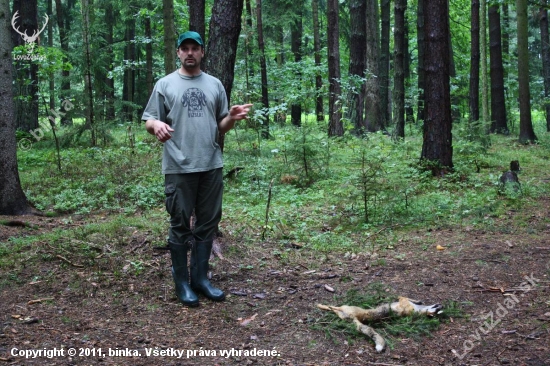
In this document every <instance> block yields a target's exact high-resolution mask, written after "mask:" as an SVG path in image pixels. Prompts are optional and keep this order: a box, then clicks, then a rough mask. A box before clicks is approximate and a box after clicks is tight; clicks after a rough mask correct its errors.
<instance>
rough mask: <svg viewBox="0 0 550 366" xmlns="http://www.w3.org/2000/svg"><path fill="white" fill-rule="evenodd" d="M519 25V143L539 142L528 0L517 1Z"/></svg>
mask: <svg viewBox="0 0 550 366" xmlns="http://www.w3.org/2000/svg"><path fill="white" fill-rule="evenodd" d="M516 11H517V24H518V83H519V141H520V142H521V143H531V142H535V141H536V140H537V136H535V131H534V130H533V122H532V120H531V91H530V88H529V40H528V38H529V31H528V30H529V29H528V27H529V25H528V18H527V0H516Z"/></svg>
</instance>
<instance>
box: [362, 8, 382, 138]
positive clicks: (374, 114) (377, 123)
mask: <svg viewBox="0 0 550 366" xmlns="http://www.w3.org/2000/svg"><path fill="white" fill-rule="evenodd" d="M366 20H367V56H366V57H367V60H366V68H367V71H368V72H369V73H370V75H367V82H366V86H365V115H366V128H367V131H370V132H374V131H380V130H382V129H383V128H385V126H384V125H383V124H382V123H383V119H382V117H381V113H382V108H381V104H380V29H379V27H378V22H379V14H378V0H368V1H367V15H366Z"/></svg>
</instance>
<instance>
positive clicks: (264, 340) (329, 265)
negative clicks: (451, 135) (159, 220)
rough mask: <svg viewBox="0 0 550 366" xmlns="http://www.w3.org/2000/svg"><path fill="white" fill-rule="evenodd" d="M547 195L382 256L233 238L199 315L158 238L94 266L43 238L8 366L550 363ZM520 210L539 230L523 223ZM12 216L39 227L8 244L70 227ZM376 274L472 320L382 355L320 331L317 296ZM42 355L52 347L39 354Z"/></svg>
mask: <svg viewBox="0 0 550 366" xmlns="http://www.w3.org/2000/svg"><path fill="white" fill-rule="evenodd" d="M540 203H541V204H540V205H539V206H538V207H536V208H534V209H533V210H531V211H530V212H510V213H509V214H508V215H507V216H506V217H501V218H498V219H494V220H496V221H495V223H494V225H493V226H491V227H492V229H491V230H486V231H481V230H479V229H476V228H475V227H461V228H457V227H452V228H451V227H446V228H437V227H431V228H426V229H424V230H417V231H416V230H415V231H413V232H409V233H408V234H407V235H406V236H404V239H403V240H402V241H400V242H399V243H397V244H396V245H395V247H394V248H393V249H391V250H385V251H381V252H380V253H377V255H374V256H372V255H370V254H367V253H357V254H352V255H343V254H329V255H320V254H319V253H310V252H309V251H308V250H307V249H305V248H302V249H300V248H293V249H292V253H291V255H289V256H288V258H281V257H280V256H277V255H274V254H273V247H274V246H275V245H276V244H275V243H272V242H270V241H269V240H268V241H265V242H261V244H256V245H250V244H249V245H245V244H244V243H242V242H239V241H236V240H235V239H234V238H231V237H230V236H226V237H225V238H222V239H221V240H222V244H223V245H222V248H223V259H220V258H217V259H216V260H215V261H214V263H215V268H214V269H213V281H214V282H215V284H216V285H218V286H219V287H221V288H222V289H224V290H225V291H226V293H227V294H228V296H227V299H226V301H225V302H223V303H214V302H211V301H208V300H207V299H204V298H202V297H201V305H200V307H198V308H193V309H188V308H185V307H183V306H181V305H180V304H179V303H178V302H177V301H176V299H175V296H174V295H173V284H172V279H171V276H170V272H169V266H170V260H169V254H168V252H165V251H158V250H154V249H153V246H152V245H151V241H152V238H150V237H149V236H150V235H151V234H150V233H148V232H139V231H138V232H132V233H131V234H130V235H129V236H128V240H126V243H125V246H124V247H120V248H118V254H117V255H108V254H109V253H107V254H106V253H105V252H101V249H100V250H99V251H98V253H97V257H96V259H95V260H94V261H93V262H91V264H90V262H89V261H84V260H80V259H79V258H77V257H75V256H72V255H71V253H70V252H67V253H64V252H62V253H52V248H53V247H52V246H49V245H48V243H39V244H37V245H33V246H32V248H28V250H29V256H42V257H44V258H47V260H44V261H36V260H35V261H34V262H33V263H39V264H38V265H31V266H29V265H26V263H21V267H22V270H21V271H20V272H19V273H18V274H17V278H16V279H14V280H13V284H10V285H6V286H3V287H0V324H1V328H0V364H2V363H3V364H7V365H35V364H36V365H38V364H39V365H390V366H394V365H530V366H542V365H550V326H549V323H550V289H549V284H550V221H549V217H550V205H549V203H550V200H549V199H546V200H541V201H540ZM517 215H526V216H525V217H526V218H527V222H528V223H529V224H528V225H526V226H521V227H514V225H515V223H516V222H517V220H514V219H515V218H516V216H517ZM3 219H8V220H9V219H17V220H24V221H25V222H27V223H32V224H33V225H35V226H34V228H32V227H31V228H29V227H8V226H0V242H2V241H7V239H8V238H9V237H11V236H21V235H32V234H36V233H38V232H40V231H46V230H51V229H53V228H55V227H58V226H61V225H63V224H62V221H61V218H42V217H29V218H26V217H25V218H23V219H21V218H6V217H3ZM82 220H83V222H85V221H86V218H82ZM222 231H223V227H222ZM258 242H260V241H259V240H258ZM437 245H440V246H442V247H443V248H444V249H443V250H437V249H436V248H437ZM125 254H131V255H132V256H133V258H136V257H137V258H140V259H141V261H139V262H137V263H136V262H128V261H125V259H124V258H125ZM0 271H1V272H0V275H1V276H2V277H4V276H8V275H9V273H11V270H10V271H6V269H0ZM8 272H9V273H8ZM4 278H6V277H4ZM37 278H40V280H36V279H37ZM372 282H380V283H382V284H383V285H384V286H386V287H387V289H388V291H389V292H391V293H392V294H396V295H403V296H407V297H410V298H414V299H420V300H423V301H424V302H425V303H446V302H448V301H450V300H453V301H456V302H457V303H458V304H460V307H461V310H462V311H463V314H464V317H461V318H456V319H453V318H451V319H448V320H447V321H446V322H444V323H442V324H441V325H440V326H439V328H437V329H436V330H435V331H434V332H432V334H431V336H430V337H421V338H419V339H410V338H406V337H394V338H393V340H392V347H391V348H388V349H386V351H385V352H383V353H380V354H379V353H376V352H375V350H374V346H373V343H372V342H371V341H370V340H367V339H366V338H363V339H361V338H360V337H359V338H357V339H355V340H349V339H348V338H347V336H346V335H344V334H339V333H333V337H329V336H327V333H326V332H324V331H322V330H318V329H317V328H318V327H314V325H316V324H317V325H320V324H318V323H319V321H320V319H321V318H322V317H323V316H324V315H325V314H324V313H322V312H321V311H320V310H318V309H317V308H316V306H315V305H316V304H317V303H323V304H331V305H339V304H335V303H334V302H335V301H336V300H337V298H338V296H342V295H344V294H345V293H346V292H347V291H348V290H349V289H359V290H361V289H363V288H365V287H366V286H367V285H368V284H369V283H372ZM4 283H5V282H4ZM325 285H328V287H327V286H325ZM330 288H332V289H334V293H331V292H329V291H328V290H329V289H330ZM33 300H34V301H33ZM54 349H56V350H58V354H53V353H50V354H49V355H50V356H52V357H50V358H48V357H44V356H48V354H46V353H45V352H46V351H50V352H53V351H54ZM30 350H35V351H39V350H41V351H42V352H44V353H43V354H42V355H41V356H40V357H37V358H25V357H24V356H23V355H24V353H25V352H26V351H30ZM60 350H62V351H60ZM72 350H75V351H76V352H77V354H76V355H75V356H70V355H69V354H68V352H69V351H70V352H72ZM113 351H116V352H118V354H117V355H114V353H113ZM220 351H224V353H223V354H222V353H221V352H220ZM61 352H62V353H63V354H60V353H61ZM109 352H110V353H111V354H110V355H109ZM177 352H182V353H181V358H178V357H179V354H178V353H177ZM226 352H227V353H226ZM148 353H149V355H148Z"/></svg>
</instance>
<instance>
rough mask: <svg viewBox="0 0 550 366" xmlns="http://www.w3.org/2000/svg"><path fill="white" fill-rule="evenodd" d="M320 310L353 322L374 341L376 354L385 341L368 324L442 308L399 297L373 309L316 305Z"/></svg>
mask: <svg viewBox="0 0 550 366" xmlns="http://www.w3.org/2000/svg"><path fill="white" fill-rule="evenodd" d="M317 307H318V308H319V309H321V310H328V311H333V312H334V313H336V315H338V317H339V318H340V319H348V320H351V321H353V323H354V324H355V326H356V328H357V330H358V331H360V332H361V333H363V334H365V335H366V336H367V337H369V338H370V339H372V340H373V341H374V344H375V347H376V352H382V351H383V350H384V348H385V347H386V341H385V340H384V338H383V337H382V336H381V335H380V334H378V333H377V332H376V331H375V330H374V329H373V328H372V327H369V326H368V325H367V324H365V323H368V322H372V321H376V320H380V319H384V318H387V317H389V316H390V315H391V314H396V315H398V316H407V315H411V314H412V313H418V314H426V315H428V316H433V315H435V314H439V313H441V309H442V308H443V307H442V306H441V304H434V305H429V306H426V305H422V302H420V301H417V300H411V299H409V298H406V297H402V296H400V297H399V301H396V302H393V303H391V304H382V305H380V306H378V307H376V308H374V309H363V308H360V307H358V306H348V305H342V306H330V305H322V304H317Z"/></svg>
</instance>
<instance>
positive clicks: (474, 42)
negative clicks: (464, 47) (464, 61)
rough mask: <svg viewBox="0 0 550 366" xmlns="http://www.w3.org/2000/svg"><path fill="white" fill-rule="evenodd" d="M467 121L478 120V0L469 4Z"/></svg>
mask: <svg viewBox="0 0 550 366" xmlns="http://www.w3.org/2000/svg"><path fill="white" fill-rule="evenodd" d="M470 33H471V36H470V38H471V44H470V93H469V107H470V108H469V109H470V116H469V121H470V122H475V121H478V120H479V62H480V58H479V57H480V56H479V0H472V4H471V30H470Z"/></svg>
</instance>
